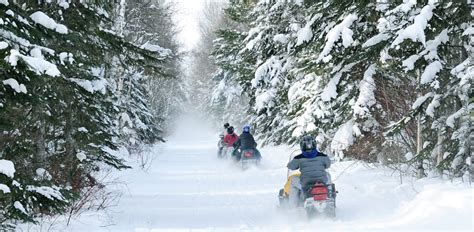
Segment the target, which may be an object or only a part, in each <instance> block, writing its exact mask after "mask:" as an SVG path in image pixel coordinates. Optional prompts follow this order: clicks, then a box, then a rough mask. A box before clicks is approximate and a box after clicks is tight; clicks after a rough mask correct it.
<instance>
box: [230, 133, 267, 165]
mask: <svg viewBox="0 0 474 232" xmlns="http://www.w3.org/2000/svg"><path fill="white" fill-rule="evenodd" d="M234 147H235V148H236V152H235V154H234V155H235V156H236V158H237V160H240V155H241V154H239V153H238V152H237V149H238V148H240V151H243V150H253V151H254V152H255V155H256V156H257V158H258V159H261V158H262V156H261V155H260V152H259V151H258V150H257V142H255V139H254V138H253V135H252V134H251V133H250V126H244V128H243V129H242V134H241V135H240V136H239V140H237V142H235V145H234Z"/></svg>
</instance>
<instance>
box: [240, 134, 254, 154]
mask: <svg viewBox="0 0 474 232" xmlns="http://www.w3.org/2000/svg"><path fill="white" fill-rule="evenodd" d="M235 145H236V147H240V150H247V149H255V148H257V142H255V139H254V138H253V136H252V135H251V134H250V133H242V134H241V135H240V136H239V140H237V142H235Z"/></svg>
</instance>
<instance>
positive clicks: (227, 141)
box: [224, 133, 239, 147]
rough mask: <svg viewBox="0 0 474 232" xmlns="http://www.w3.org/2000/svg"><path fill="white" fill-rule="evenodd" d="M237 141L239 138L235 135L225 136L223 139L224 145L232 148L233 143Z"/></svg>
mask: <svg viewBox="0 0 474 232" xmlns="http://www.w3.org/2000/svg"><path fill="white" fill-rule="evenodd" d="M238 139H239V136H237V135H236V134H235V133H233V134H231V135H230V134H227V135H226V136H225V137H224V143H225V144H226V145H227V147H232V145H234V143H235V142H236V141H237V140H238Z"/></svg>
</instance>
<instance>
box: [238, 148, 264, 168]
mask: <svg viewBox="0 0 474 232" xmlns="http://www.w3.org/2000/svg"><path fill="white" fill-rule="evenodd" d="M256 153H257V151H256V149H245V150H241V151H239V150H238V149H236V150H235V152H234V153H233V155H232V156H233V157H234V160H235V161H237V163H238V165H239V166H240V167H241V168H242V170H245V169H248V168H249V167H250V166H252V165H254V166H257V165H259V164H260V159H261V158H260V157H259V156H258V155H257V154H256ZM239 157H240V158H239Z"/></svg>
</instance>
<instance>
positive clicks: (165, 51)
mask: <svg viewBox="0 0 474 232" xmlns="http://www.w3.org/2000/svg"><path fill="white" fill-rule="evenodd" d="M140 48H141V49H145V50H148V51H150V52H156V53H158V54H159V55H160V56H161V57H166V56H170V55H171V54H172V53H173V52H172V51H171V50H170V49H168V48H163V47H161V46H159V45H154V44H151V43H149V42H146V43H145V44H143V45H142V46H141V47H140Z"/></svg>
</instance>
